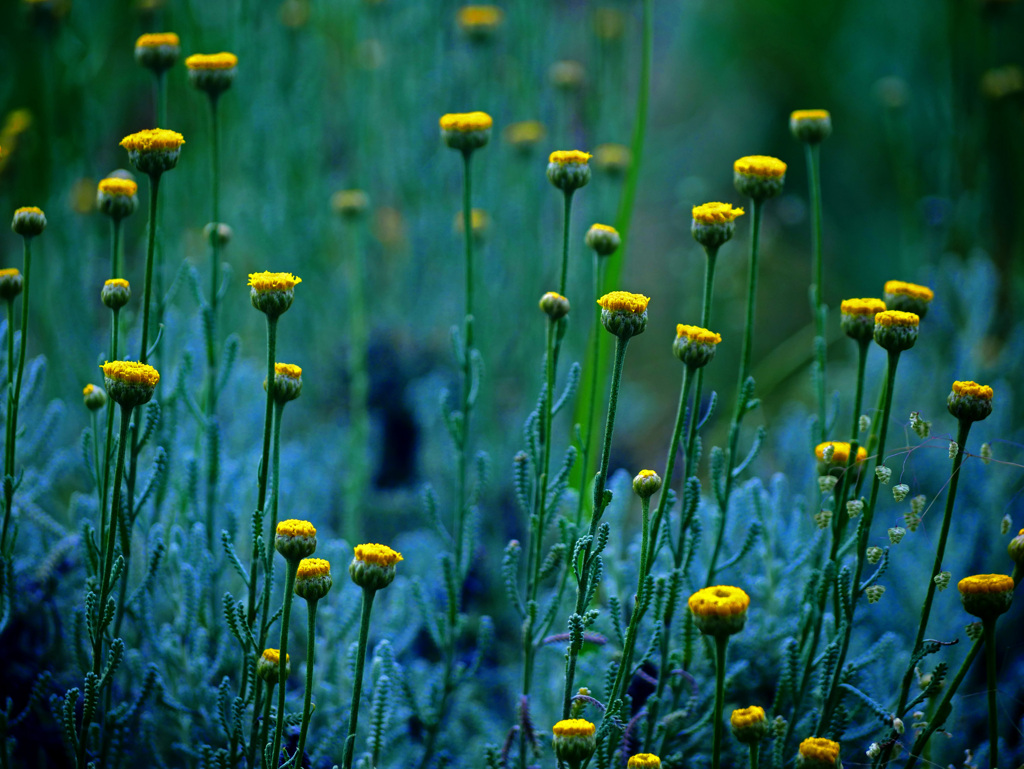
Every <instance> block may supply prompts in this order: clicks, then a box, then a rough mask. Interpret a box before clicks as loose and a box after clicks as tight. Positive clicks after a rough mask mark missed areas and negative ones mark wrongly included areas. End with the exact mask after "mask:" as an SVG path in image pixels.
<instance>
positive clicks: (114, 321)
mask: <svg viewBox="0 0 1024 769" xmlns="http://www.w3.org/2000/svg"><path fill="white" fill-rule="evenodd" d="M120 314H121V311H120V310H111V324H110V360H112V361H114V360H117V359H118V358H117V347H118V341H117V339H118V334H119V331H120V327H121V321H120ZM113 438H114V405H113V401H108V402H107V432H106V438H105V440H104V441H103V475H102V479H101V480H100V488H101V491H102V493H101V495H100V541H103V537H104V533H105V526H106V512H105V511H106V509H107V499H108V498H109V495H110V451H111V444H112V442H113Z"/></svg>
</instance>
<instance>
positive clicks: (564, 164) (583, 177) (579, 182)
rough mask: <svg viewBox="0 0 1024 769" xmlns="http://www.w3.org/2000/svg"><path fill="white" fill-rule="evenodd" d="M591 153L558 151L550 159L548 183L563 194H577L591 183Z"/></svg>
mask: <svg viewBox="0 0 1024 769" xmlns="http://www.w3.org/2000/svg"><path fill="white" fill-rule="evenodd" d="M589 160H590V153H587V152H581V151H580V150H556V151H555V152H552V153H551V155H550V156H549V157H548V172H547V173H548V181H549V182H551V183H552V184H553V185H555V186H556V187H558V189H560V190H562V191H563V192H575V191H576V190H578V189H579V188H580V187H585V186H586V185H587V182H589V181H590V164H589V162H588V161H589Z"/></svg>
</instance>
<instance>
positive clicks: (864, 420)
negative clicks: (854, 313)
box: [857, 321, 874, 433]
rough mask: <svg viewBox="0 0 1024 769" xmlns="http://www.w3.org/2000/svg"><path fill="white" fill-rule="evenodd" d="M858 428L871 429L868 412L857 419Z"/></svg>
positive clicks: (864, 431) (861, 429) (862, 430)
mask: <svg viewBox="0 0 1024 769" xmlns="http://www.w3.org/2000/svg"><path fill="white" fill-rule="evenodd" d="M872 326H874V321H872ZM857 428H858V429H859V430H860V432H862V433H866V432H867V431H868V430H870V429H871V417H869V416H868V415H867V414H861V415H860V418H859V419H858V420H857Z"/></svg>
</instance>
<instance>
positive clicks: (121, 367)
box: [100, 360, 160, 387]
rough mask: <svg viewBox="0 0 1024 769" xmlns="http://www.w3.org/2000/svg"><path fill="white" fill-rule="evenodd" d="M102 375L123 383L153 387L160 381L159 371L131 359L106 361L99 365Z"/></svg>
mask: <svg viewBox="0 0 1024 769" xmlns="http://www.w3.org/2000/svg"><path fill="white" fill-rule="evenodd" d="M100 368H101V369H103V376H105V377H107V379H112V380H114V381H116V382H121V383H123V384H137V385H146V386H148V387H155V386H156V383H157V382H159V381H160V372H158V371H157V370H156V369H155V368H153V367H152V366H149V365H147V364H145V363H139V362H137V361H133V360H115V361H108V362H106V363H104V364H103V365H102V366H100Z"/></svg>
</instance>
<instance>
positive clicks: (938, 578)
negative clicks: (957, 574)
mask: <svg viewBox="0 0 1024 769" xmlns="http://www.w3.org/2000/svg"><path fill="white" fill-rule="evenodd" d="M951 579H953V575H952V573H950V572H948V571H940V572H939V573H938V574H936V575H935V577H934V578H933V581H934V582H935V587H937V588H938V589H939V590H940V591H942V590H945V589H946V588H947V587H949V582H950V580H951Z"/></svg>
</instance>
